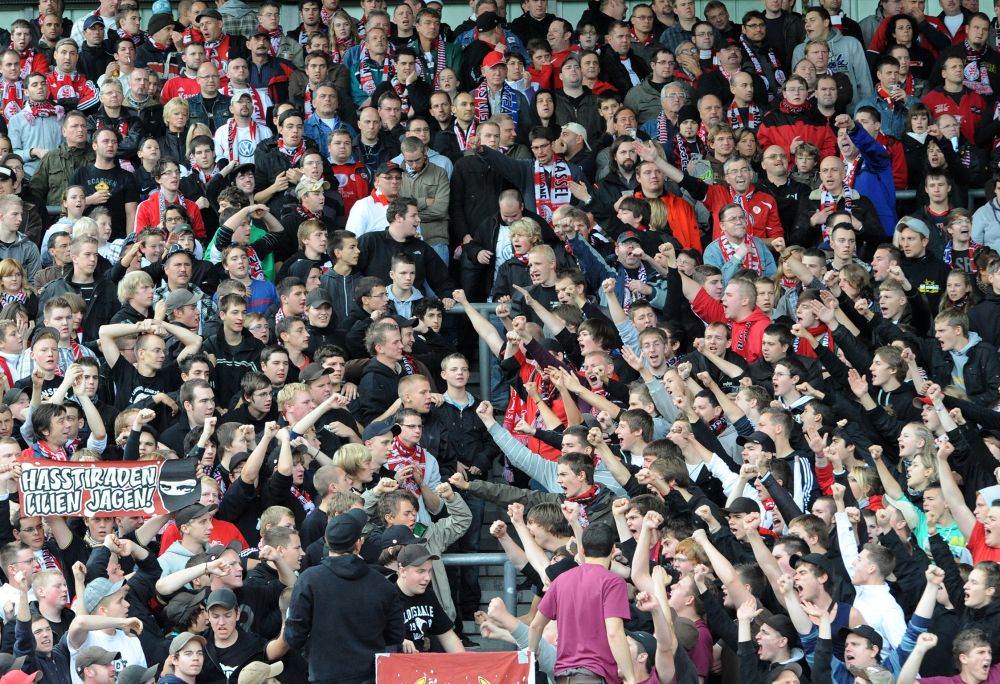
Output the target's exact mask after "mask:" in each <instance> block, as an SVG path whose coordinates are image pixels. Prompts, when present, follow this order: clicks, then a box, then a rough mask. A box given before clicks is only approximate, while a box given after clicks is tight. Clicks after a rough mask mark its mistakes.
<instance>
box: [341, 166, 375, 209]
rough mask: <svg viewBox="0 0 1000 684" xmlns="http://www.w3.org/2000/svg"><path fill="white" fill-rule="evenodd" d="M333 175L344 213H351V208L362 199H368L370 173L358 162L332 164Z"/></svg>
mask: <svg viewBox="0 0 1000 684" xmlns="http://www.w3.org/2000/svg"><path fill="white" fill-rule="evenodd" d="M332 169H333V175H334V176H335V177H336V178H337V183H339V185H338V190H339V192H340V195H341V197H343V199H344V213H345V215H348V214H350V213H351V207H353V206H354V203H355V202H357V201H358V200H359V199H361V198H362V197H368V195H369V194H370V193H371V189H370V188H369V176H370V175H371V173H370V172H369V171H368V169H367V168H366V167H365V165H364V164H362V163H360V162H348V163H346V164H334V165H333V166H332Z"/></svg>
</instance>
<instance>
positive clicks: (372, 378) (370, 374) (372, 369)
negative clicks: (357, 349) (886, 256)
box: [354, 359, 399, 425]
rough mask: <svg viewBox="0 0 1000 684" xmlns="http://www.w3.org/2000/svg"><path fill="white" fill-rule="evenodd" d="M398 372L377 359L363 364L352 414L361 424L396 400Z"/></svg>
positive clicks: (368, 421)
mask: <svg viewBox="0 0 1000 684" xmlns="http://www.w3.org/2000/svg"><path fill="white" fill-rule="evenodd" d="M398 385H399V373H398V372H396V369H395V368H389V367H388V366H386V365H385V364H383V363H382V362H381V361H379V360H378V359H372V360H371V361H369V362H368V365H366V366H365V370H364V372H363V373H362V374H361V382H359V383H358V404H357V407H356V408H355V409H354V415H355V417H356V418H357V419H358V421H359V422H360V423H361V424H362V425H367V424H368V423H370V422H372V420H374V419H375V418H378V417H379V416H380V415H382V413H384V412H385V410H386V409H388V408H389V407H390V406H391V405H392V403H393V402H394V401H396V394H397V386H398Z"/></svg>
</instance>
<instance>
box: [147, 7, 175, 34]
mask: <svg viewBox="0 0 1000 684" xmlns="http://www.w3.org/2000/svg"><path fill="white" fill-rule="evenodd" d="M173 25H174V17H173V15H172V14H171V13H169V12H154V13H153V16H151V17H150V18H149V22H148V23H147V24H146V33H148V34H149V35H151V36H152V35H155V34H157V33H159V32H160V31H162V30H163V29H165V28H167V27H168V26H173Z"/></svg>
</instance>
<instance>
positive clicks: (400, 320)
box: [392, 314, 414, 328]
mask: <svg viewBox="0 0 1000 684" xmlns="http://www.w3.org/2000/svg"><path fill="white" fill-rule="evenodd" d="M392 320H394V321H396V325H398V326H399V327H400V328H412V327H413V326H414V322H413V319H412V318H407V317H406V316H400V315H399V314H393V316H392Z"/></svg>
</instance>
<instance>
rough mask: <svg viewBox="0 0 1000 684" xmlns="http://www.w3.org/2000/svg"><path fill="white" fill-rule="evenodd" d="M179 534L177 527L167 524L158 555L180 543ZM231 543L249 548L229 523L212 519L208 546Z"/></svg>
mask: <svg viewBox="0 0 1000 684" xmlns="http://www.w3.org/2000/svg"><path fill="white" fill-rule="evenodd" d="M180 539H181V533H180V530H178V529H177V525H175V524H174V523H173V522H170V523H167V526H166V528H164V530H163V539H162V540H160V555H161V556H162V555H163V554H164V553H165V552H166V551H167V549H169V548H170V547H171V546H173V543H174V542H175V541H180ZM231 541H238V542H239V543H240V546H242V547H243V548H244V549H246V548H249V546H250V545H249V544H248V543H247V540H246V539H245V538H244V537H243V535H242V534H240V531H239V529H237V527H236V525H234V524H232V523H231V522H226V521H225V520H216V519H214V518H213V519H212V537H211V539H210V540H209V542H208V545H209V546H214V545H215V544H221V545H222V546H225V545H226V544H228V543H229V542H231Z"/></svg>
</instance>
